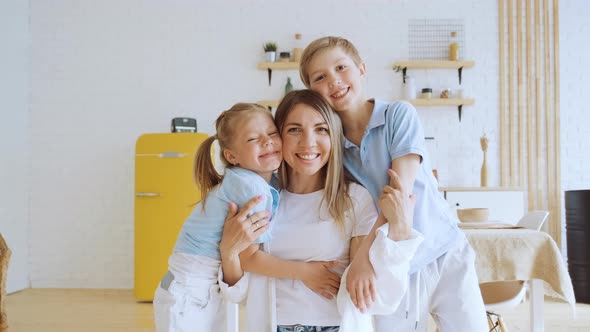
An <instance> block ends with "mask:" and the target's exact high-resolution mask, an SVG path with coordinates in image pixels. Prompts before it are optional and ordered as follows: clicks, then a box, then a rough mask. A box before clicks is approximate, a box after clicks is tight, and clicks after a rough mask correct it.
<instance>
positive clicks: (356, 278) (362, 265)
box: [346, 254, 377, 313]
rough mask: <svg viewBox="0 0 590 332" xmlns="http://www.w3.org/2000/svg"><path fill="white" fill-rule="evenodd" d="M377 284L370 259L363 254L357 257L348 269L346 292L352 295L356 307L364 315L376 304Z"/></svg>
mask: <svg viewBox="0 0 590 332" xmlns="http://www.w3.org/2000/svg"><path fill="white" fill-rule="evenodd" d="M376 282H377V280H376V276H375V270H374V269H373V265H372V264H371V262H370V261H369V257H368V256H367V255H362V254H357V255H355V257H354V259H353V260H352V263H350V266H349V268H348V275H347V276H346V290H347V291H348V293H349V294H350V299H351V300H352V303H353V304H354V306H355V307H357V308H358V309H359V310H360V312H362V313H364V312H365V311H366V310H367V309H368V308H369V307H370V306H371V305H372V304H373V302H375V298H376V297H377V291H376V289H375V285H376Z"/></svg>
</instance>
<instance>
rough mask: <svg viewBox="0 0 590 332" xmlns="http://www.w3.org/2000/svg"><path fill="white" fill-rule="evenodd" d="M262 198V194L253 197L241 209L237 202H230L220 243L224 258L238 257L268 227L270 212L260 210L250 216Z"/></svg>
mask: <svg viewBox="0 0 590 332" xmlns="http://www.w3.org/2000/svg"><path fill="white" fill-rule="evenodd" d="M261 199H262V198H261V197H260V196H259V197H255V198H252V199H251V200H249V201H248V203H246V204H245V205H244V206H243V207H242V209H241V210H240V211H238V208H237V206H236V204H234V203H230V208H229V212H228V214H227V217H226V219H225V223H224V225H223V234H222V236H221V242H220V243H219V251H220V252H221V257H222V259H224V258H231V257H233V258H236V257H237V256H238V255H239V254H240V253H241V252H242V251H244V250H245V249H246V248H248V247H249V246H250V245H251V244H252V243H253V241H254V240H256V239H257V238H258V237H259V236H260V235H262V234H263V233H264V232H265V231H266V230H267V229H268V223H269V216H270V212H268V211H260V212H257V213H254V214H253V215H251V216H249V217H248V213H250V211H252V209H253V208H254V207H255V206H256V204H258V203H259V202H260V200H261Z"/></svg>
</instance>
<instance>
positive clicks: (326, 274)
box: [240, 244, 341, 299]
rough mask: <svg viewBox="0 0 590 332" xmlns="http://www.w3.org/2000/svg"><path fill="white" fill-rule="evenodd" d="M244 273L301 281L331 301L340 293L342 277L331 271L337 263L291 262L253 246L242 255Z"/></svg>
mask: <svg viewBox="0 0 590 332" xmlns="http://www.w3.org/2000/svg"><path fill="white" fill-rule="evenodd" d="M240 261H241V263H242V268H243V269H244V271H248V272H253V273H257V274H261V275H265V276H268V277H274V278H285V279H295V280H301V281H302V282H303V283H304V284H305V285H306V286H307V287H308V288H309V289H311V290H312V291H314V292H316V293H317V294H319V295H321V296H323V297H325V298H328V299H331V298H333V297H334V295H335V294H336V293H337V292H338V288H339V286H340V278H341V277H340V275H338V274H337V273H334V272H332V271H331V270H330V268H331V267H334V266H335V265H336V264H337V262H334V261H333V262H301V261H289V260H284V259H280V258H277V257H275V256H272V255H270V254H268V253H266V252H264V251H262V250H259V245H258V244H253V245H251V246H250V247H248V249H246V250H244V251H243V252H242V253H241V254H240Z"/></svg>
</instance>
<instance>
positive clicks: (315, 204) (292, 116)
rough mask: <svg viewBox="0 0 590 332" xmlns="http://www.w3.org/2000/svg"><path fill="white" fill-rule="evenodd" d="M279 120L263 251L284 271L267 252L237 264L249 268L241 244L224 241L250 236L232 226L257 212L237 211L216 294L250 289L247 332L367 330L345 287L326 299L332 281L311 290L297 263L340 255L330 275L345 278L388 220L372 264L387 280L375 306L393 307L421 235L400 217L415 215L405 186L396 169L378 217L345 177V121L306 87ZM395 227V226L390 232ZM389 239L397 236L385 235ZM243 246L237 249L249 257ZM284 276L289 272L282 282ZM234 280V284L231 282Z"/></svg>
mask: <svg viewBox="0 0 590 332" xmlns="http://www.w3.org/2000/svg"><path fill="white" fill-rule="evenodd" d="M275 122H276V125H277V128H278V129H279V132H280V133H281V138H282V140H283V158H284V163H283V165H282V166H281V168H280V174H279V179H280V182H281V186H282V188H283V190H282V191H281V193H280V204H279V208H278V210H277V213H276V217H275V218H274V219H273V221H272V227H271V229H272V231H271V233H272V240H271V241H270V243H268V245H266V244H265V246H264V248H263V249H264V252H266V253H268V254H272V255H273V256H275V257H279V258H281V259H282V264H283V265H282V266H283V268H282V269H281V271H280V273H277V272H274V271H273V268H272V267H273V266H275V264H272V263H269V260H270V256H269V255H266V256H264V257H261V259H260V260H259V261H257V263H256V264H246V265H245V266H243V267H244V270H246V271H248V272H253V273H251V274H249V275H248V274H246V275H245V276H244V278H242V274H243V271H241V269H240V265H239V261H240V260H239V259H238V258H237V255H236V252H237V251H239V250H236V249H235V248H237V247H240V249H243V248H244V247H245V245H244V244H243V243H235V245H232V244H230V243H231V242H229V241H232V240H230V239H232V238H234V237H236V236H237V235H236V234H240V233H246V234H248V232H251V231H252V230H246V231H245V232H240V231H239V230H238V231H237V232H236V231H233V230H232V231H230V229H234V226H235V225H236V224H242V225H244V224H246V228H248V223H252V224H254V223H255V222H257V216H256V215H254V216H252V217H250V218H248V222H245V221H244V220H243V219H244V218H243V214H242V215H241V217H242V220H239V221H236V220H235V218H234V220H232V218H230V219H228V220H227V221H226V223H227V224H226V227H228V228H227V229H226V230H224V235H223V237H222V241H221V251H222V261H224V265H223V273H224V275H223V280H225V281H226V282H227V284H224V283H223V282H221V281H220V284H221V285H222V292H224V293H225V294H226V295H225V296H226V298H228V299H231V300H234V301H239V300H242V298H243V297H244V296H245V295H246V294H245V293H246V291H247V295H248V298H247V302H246V311H247V312H246V315H245V322H246V324H245V325H246V326H245V328H246V331H273V332H274V331H279V332H283V331H330V332H331V331H338V330H339V327H342V329H341V330H340V331H343V330H346V329H350V330H358V329H359V328H361V329H362V330H363V331H365V330H368V329H370V328H371V325H370V324H371V322H370V319H369V320H367V319H366V318H367V317H369V316H365V319H360V320H359V319H356V318H359V317H360V316H359V315H360V313H359V312H358V310H356V309H354V307H353V306H352V302H351V301H350V297H349V296H348V295H347V294H346V292H345V289H342V288H341V289H340V291H339V292H338V300H337V299H336V298H333V296H332V295H335V294H336V290H337V288H338V285H336V287H330V285H328V286H324V287H322V288H321V289H320V290H319V291H318V290H316V292H313V291H312V290H311V289H310V288H309V287H307V286H306V284H305V283H304V282H302V281H301V280H298V279H299V278H298V275H299V273H298V271H297V267H298V266H300V265H298V262H301V261H305V262H308V261H336V262H337V265H336V266H335V267H334V268H333V269H332V271H333V272H335V273H336V274H337V275H342V273H343V272H344V270H345V268H346V267H347V266H348V264H349V263H350V261H351V259H352V257H353V256H354V254H355V252H356V251H357V249H358V248H359V246H360V245H361V242H362V240H363V238H364V237H365V236H366V235H367V234H369V232H370V231H371V228H372V227H373V226H374V225H384V227H380V228H379V231H378V232H376V239H375V241H374V243H373V246H372V248H371V251H372V253H373V255H371V258H372V262H373V263H374V265H375V266H382V267H386V268H384V269H381V270H380V269H379V268H376V273H377V276H378V280H377V282H378V283H379V276H387V287H384V288H383V289H382V290H379V292H378V293H377V303H378V304H381V306H375V309H379V308H381V310H383V309H387V308H392V309H391V310H393V308H394V307H395V308H396V307H397V305H398V304H399V301H400V300H401V298H402V297H403V295H404V293H405V289H406V286H407V271H408V268H409V264H408V262H409V259H410V258H411V257H412V256H413V253H414V251H415V249H416V247H417V246H418V244H419V243H420V241H421V237H420V236H419V234H417V233H416V232H413V230H412V220H411V217H410V218H408V217H407V216H408V215H409V216H411V215H412V213H405V211H408V210H410V211H412V209H413V201H414V199H413V198H411V197H410V195H407V194H406V193H405V192H404V191H403V190H402V189H403V188H402V187H401V185H400V183H399V181H397V180H396V178H397V176H396V175H395V174H393V173H392V180H393V181H392V185H391V186H386V188H384V192H383V195H382V196H381V197H380V199H379V206H380V208H381V209H382V210H383V212H384V213H383V214H379V216H378V214H377V211H376V208H375V205H374V203H373V200H372V198H371V196H370V194H369V192H368V191H367V190H366V189H365V188H363V187H362V186H360V185H358V184H356V183H351V182H349V181H347V180H346V179H345V177H344V168H343V165H342V137H343V136H342V125H341V123H340V120H339V118H338V116H337V115H336V114H335V113H334V112H333V111H332V110H331V109H330V106H329V105H328V104H327V103H326V102H325V101H324V100H323V99H322V98H321V96H320V95H318V94H317V93H315V92H313V91H311V90H301V91H293V92H291V93H289V94H288V95H287V96H285V98H284V99H283V101H282V102H281V104H280V105H279V107H278V108H277V112H276V116H275ZM386 217H387V220H389V223H387V221H386ZM375 220H378V222H377V223H375ZM237 228H239V227H237ZM393 229H395V232H390V230H393ZM374 233H375V232H374ZM388 233H389V234H388ZM394 238H395V240H399V241H391V239H394ZM250 247H252V246H250ZM255 248H256V247H255ZM249 250H251V249H246V250H244V252H242V254H241V255H242V256H243V255H248V252H249ZM383 253H388V254H386V255H383ZM289 260H290V261H293V264H292V265H289V264H286V263H285V261H289ZM249 261H252V260H249ZM225 262H227V263H225ZM242 264H243V261H242ZM289 270H291V271H289ZM285 275H289V276H293V277H291V278H285V277H284V276H285ZM240 278H241V279H240ZM236 280H239V282H237V283H236V284H235V285H234V286H233V287H228V286H229V285H233V284H234V282H235V281H236ZM339 311H340V312H339ZM341 313H343V314H341ZM355 317H356V318H355ZM369 318H370V317H369ZM359 324H360V325H359ZM363 324H364V325H363Z"/></svg>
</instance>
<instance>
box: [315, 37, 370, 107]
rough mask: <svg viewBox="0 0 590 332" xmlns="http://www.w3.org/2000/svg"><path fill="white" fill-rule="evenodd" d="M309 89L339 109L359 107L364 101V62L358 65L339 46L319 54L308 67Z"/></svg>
mask: <svg viewBox="0 0 590 332" xmlns="http://www.w3.org/2000/svg"><path fill="white" fill-rule="evenodd" d="M307 74H308V76H309V84H310V88H311V89H312V90H314V91H316V92H318V93H319V94H320V95H322V97H324V99H325V100H326V101H328V103H329V104H330V105H331V106H332V107H333V108H334V109H335V110H336V111H346V110H350V109H354V108H356V107H358V105H360V104H362V103H363V102H364V101H365V96H364V93H363V87H362V79H363V77H364V76H365V64H364V63H362V64H360V66H357V65H356V64H355V63H354V61H353V60H352V58H351V57H350V56H348V54H346V53H345V52H344V51H343V50H342V49H341V48H340V47H335V48H331V49H327V50H324V51H322V52H319V53H317V54H316V55H315V56H314V58H313V59H312V60H311V61H310V63H309V67H308V73H307Z"/></svg>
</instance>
